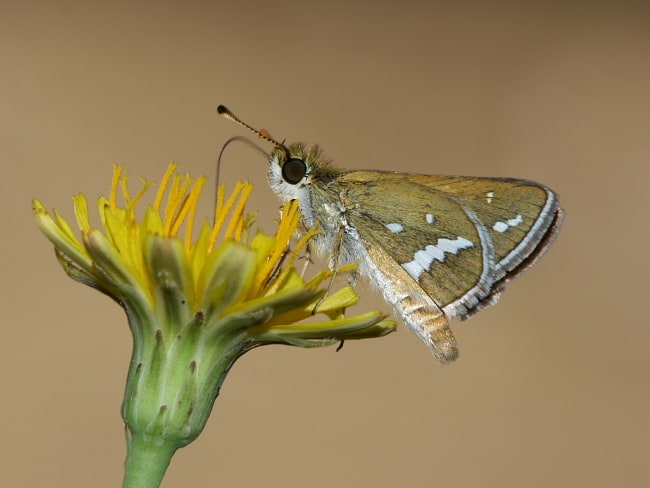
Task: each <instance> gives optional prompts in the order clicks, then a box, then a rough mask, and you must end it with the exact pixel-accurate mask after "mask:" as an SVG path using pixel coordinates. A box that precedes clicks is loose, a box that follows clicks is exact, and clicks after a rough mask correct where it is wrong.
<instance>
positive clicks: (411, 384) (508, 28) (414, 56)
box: [0, 0, 650, 488]
mask: <svg viewBox="0 0 650 488" xmlns="http://www.w3.org/2000/svg"><path fill="white" fill-rule="evenodd" d="M644 3H646V2H611V5H609V6H607V4H606V3H598V4H595V3H594V4H589V3H584V4H579V3H572V2H561V3H560V2H557V3H552V4H546V5H545V6H534V7H524V6H522V5H521V4H520V3H519V4H517V3H514V2H513V4H512V5H508V4H497V3H493V2H489V5H487V4H488V2H485V3H484V4H483V3H476V4H467V3H464V4H463V6H460V4H455V3H454V2H449V3H433V4H431V5H428V4H427V2H408V1H405V2H399V3H394V4H393V3H390V4H389V3H388V2H359V3H357V5H356V6H353V7H351V6H348V5H346V2H340V3H337V2H321V3H319V4H318V5H312V4H310V3H309V2H286V1H281V0H275V1H264V2H261V1H260V2H219V1H215V2H203V3H202V2H195V3H192V2H186V3H185V4H183V6H180V3H175V2H152V3H150V4H141V5H140V6H137V7H134V6H131V5H130V2H129V3H124V4H119V3H115V2H101V3H99V2H98V3H96V4H94V3H93V2H81V1H59V2H44V3H40V4H39V3H37V2H33V1H25V2H7V1H4V2H2V3H1V5H0V52H1V59H2V61H1V62H2V66H1V71H2V74H1V75H0V97H1V98H0V107H1V114H0V148H1V151H2V161H3V163H2V168H3V171H4V175H3V177H2V178H1V179H0V184H1V185H2V188H1V191H0V196H1V198H2V205H1V207H0V211H1V212H2V214H1V218H2V222H4V226H5V227H4V231H3V236H4V239H3V243H2V252H1V253H0V259H2V262H1V263H0V264H1V266H2V272H3V273H2V276H3V278H4V286H3V291H2V295H1V298H0V300H1V302H0V305H1V309H2V311H3V313H4V318H3V320H2V322H3V323H2V327H3V330H2V340H1V341H0V386H1V388H2V397H1V398H0V401H1V403H0V405H1V406H0V415H2V419H3V420H2V422H0V437H1V438H2V439H3V442H2V447H0V485H1V486H12V487H32V486H48V487H50V486H51V487H87V486H93V487H115V486H119V485H120V483H121V476H122V462H123V459H124V455H125V442H124V436H123V428H122V422H121V419H120V416H119V408H120V404H121V401H122V392H123V384H124V379H125V375H126V370H127V366H128V359H129V355H130V347H131V343H130V342H131V338H130V334H129V332H128V328H127V324H126V320H125V318H124V316H123V313H122V311H121V310H120V309H119V307H117V306H115V305H114V304H113V303H112V302H111V301H110V300H108V299H107V298H105V297H103V296H100V295H99V294H98V293H96V292H94V291H93V290H91V289H88V288H85V287H83V286H81V285H79V284H76V283H74V282H72V281H71V280H69V279H68V278H67V277H66V276H65V274H64V273H63V272H62V270H61V269H60V268H59V266H58V264H57V262H56V260H55V259H54V256H53V253H52V250H51V246H50V245H49V243H47V242H46V240H45V239H44V238H43V237H42V236H41V235H39V233H38V231H37V229H36V227H35V226H34V225H33V221H32V217H31V213H30V208H31V207H30V198H31V197H34V196H37V197H39V198H40V199H42V201H43V202H44V203H45V204H46V205H47V206H48V208H52V207H56V208H57V209H59V210H60V211H61V212H62V213H63V214H64V215H66V216H67V217H72V208H71V196H72V195H73V194H74V193H76V192H80V191H81V192H84V193H86V195H88V196H89V197H90V198H92V199H94V198H96V197H97V196H99V195H100V194H105V193H106V192H107V189H108V187H109V183H110V176H111V171H112V170H111V165H112V163H113V162H120V163H124V164H125V165H126V166H127V170H128V171H129V173H130V174H131V175H132V176H133V177H137V176H146V177H148V178H150V179H158V178H159V177H160V174H161V172H162V171H163V170H164V168H165V167H166V165H167V162H168V161H169V160H171V159H175V160H178V161H181V162H182V169H186V170H188V171H191V172H192V173H194V174H197V175H198V174H200V173H208V174H210V175H212V173H213V171H214V161H215V158H216V155H217V153H218V151H219V149H220V147H221V145H222V144H223V142H224V141H225V140H226V139H227V138H228V137H230V136H233V135H236V134H243V131H242V130H241V129H239V128H238V127H236V126H235V125H233V124H230V123H229V122H227V121H225V120H223V119H220V118H218V117H217V116H216V115H215V107H216V106H217V105H218V104H219V103H224V104H226V105H228V106H229V107H230V108H231V109H233V110H234V111H235V112H236V113H237V114H239V115H240V116H241V117H242V118H244V119H245V120H246V121H248V122H249V123H251V124H254V125H256V126H258V127H264V128H266V129H268V130H269V131H270V132H271V134H272V135H274V136H275V137H276V138H278V139H284V138H286V139H287V140H288V141H295V140H303V141H307V142H319V143H320V144H321V145H322V146H323V147H324V149H325V151H326V153H327V155H328V156H330V157H331V158H333V159H334V160H335V161H336V162H337V163H338V164H339V165H341V166H344V167H349V168H356V169H361V168H379V169H398V170H402V171H412V172H425V173H440V174H467V175H486V176H487V175H489V176H513V177H523V178H529V179H533V180H537V181H541V182H544V183H545V184H547V185H549V186H551V187H552V188H553V189H555V190H556V191H557V192H558V193H559V194H560V195H561V199H562V202H563V206H564V207H565V208H566V210H567V220H566V222H565V227H564V230H563V232H562V234H561V235H560V238H559V240H558V242H557V243H556V245H555V247H554V248H553V249H552V250H551V252H550V253H549V254H548V255H547V256H546V258H545V259H544V260H542V262H541V263H540V264H539V265H538V267H537V268H536V269H534V270H533V271H532V272H530V273H529V274H527V275H526V276H525V277H523V278H522V279H521V280H519V281H518V282H517V283H515V284H514V285H512V286H511V287H510V288H509V289H508V292H506V294H505V296H504V298H503V300H502V301H501V303H500V304H499V305H498V306H497V307H494V308H492V309H490V310H488V311H486V312H484V313H482V314H481V315H480V316H479V317H477V318H475V319H473V320H472V321H470V322H468V323H457V324H455V331H456V332H457V335H458V338H459V341H460V343H461V358H460V360H459V361H458V362H457V363H455V364H453V365H451V366H448V367H444V368H443V367H439V366H437V365H436V364H434V361H433V359H432V357H431V355H430V353H429V352H428V351H427V350H426V348H424V347H423V346H422V344H421V343H420V342H419V341H418V340H417V339H416V338H415V336H413V335H412V334H411V333H409V332H408V331H407V330H405V329H404V328H400V329H399V331H398V333H396V334H393V335H392V336H389V337H387V338H385V339H382V340H376V341H363V342H360V343H347V344H346V345H345V347H344V348H343V350H342V351H341V352H339V353H335V351H334V348H329V349H323V350H309V351H306V350H300V349H292V348H288V347H280V346H277V347H267V348H262V349H259V350H256V351H253V352H252V353H250V354H247V355H246V356H244V357H243V358H242V359H241V360H240V361H239V362H238V363H237V364H236V365H235V367H234V368H233V370H232V372H231V374H230V376H229V377H228V379H227V381H226V383H225V385H224V388H223V390H222V393H221V396H220V398H219V399H218V400H217V402H216V405H215V409H214V411H213V416H212V418H211V419H210V421H209V423H208V426H207V428H206V431H205V432H204V434H203V435H202V436H201V437H200V439H199V440H198V441H197V442H195V443H194V444H191V445H190V446H188V447H186V448H185V449H183V450H181V451H180V452H179V453H178V454H177V456H176V457H175V458H174V459H173V461H172V464H171V467H170V469H169V472H168V475H167V478H166V480H165V482H164V484H163V486H166V487H170V488H171V487H185V486H197V487H198V486H205V487H208V486H229V487H250V486H266V487H273V486H282V487H304V486H309V487H329V486H345V487H356V486H373V487H393V486H411V487H429V486H454V487H477V486H482V487H497V486H498V487H522V486H525V487H548V486H554V487H581V486H588V487H590V488H598V487H610V486H626V487H644V486H650V471H649V470H648V457H649V456H648V455H649V454H650V353H649V351H648V345H649V344H650V323H649V320H648V312H647V311H646V310H645V309H644V308H643V307H644V306H645V304H647V303H648V300H649V299H648V291H649V285H648V283H649V278H648V276H649V274H650V258H649V257H648V254H649V253H650V231H649V230H648V226H649V225H650V222H649V217H648V215H649V210H650V201H649V198H648V196H647V194H648V190H647V186H648V183H647V181H648V178H649V177H650V8H648V7H647V5H646V6H643V4H644ZM425 5H426V6H425ZM238 178H248V179H250V180H251V181H253V182H254V183H255V184H256V186H257V188H256V191H255V193H254V198H253V201H252V204H251V209H255V208H264V209H266V210H265V211H264V212H263V213H262V215H261V217H260V221H261V223H262V225H264V226H266V227H267V228H271V227H270V225H269V222H270V220H271V219H272V218H275V217H276V210H275V209H276V208H277V202H276V201H275V197H274V196H273V195H272V194H271V192H270V190H269V189H268V188H267V186H266V184H265V175H264V162H263V161H262V160H261V159H260V158H259V156H258V155H257V154H255V153H254V152H253V151H251V150H250V149H248V148H246V147H244V146H241V145H240V146H237V147H233V148H231V149H229V151H228V153H227V157H226V160H225V167H224V171H223V179H224V181H226V182H229V183H233V182H234V181H235V180H236V179H238ZM362 292H363V289H362ZM362 303H363V305H362V307H363V309H364V310H366V309H371V308H378V307H379V308H384V309H385V310H387V311H388V307H386V306H385V305H383V302H382V301H381V300H380V299H379V298H378V296H377V295H376V294H373V293H369V292H365V293H364V300H363V302H362Z"/></svg>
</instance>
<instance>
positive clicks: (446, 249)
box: [341, 171, 563, 318]
mask: <svg viewBox="0 0 650 488" xmlns="http://www.w3.org/2000/svg"><path fill="white" fill-rule="evenodd" d="M341 180H342V181H341V184H342V185H341V187H344V188H346V190H345V192H344V196H343V198H344V200H345V201H344V202H343V203H344V206H345V209H346V212H345V213H346V218H347V219H348V220H349V222H350V224H351V225H352V226H353V227H354V228H355V229H356V230H357V231H358V233H359V239H360V240H361V242H362V243H363V244H364V246H365V247H366V249H367V251H368V255H369V256H370V258H371V259H373V260H375V261H377V264H378V265H379V266H381V267H382V268H383V269H389V270H390V271H391V273H392V276H393V277H395V278H397V279H400V278H401V279H404V280H411V283H409V285H408V286H410V287H411V289H419V290H421V291H422V292H424V293H425V294H426V295H427V296H429V297H430V298H431V299H432V300H433V301H434V302H435V304H436V306H437V307H438V308H439V309H441V310H442V311H444V313H445V315H446V316H447V317H449V318H455V317H459V318H467V317H469V316H471V315H472V314H474V313H476V312H478V311H480V310H481V309H482V308H484V307H486V306H489V305H492V304H494V303H496V301H498V299H499V297H500V293H501V291H502V289H503V287H504V286H505V284H507V283H508V282H509V281H511V280H512V279H514V278H516V277H517V276H519V275H520V274H521V273H522V272H523V271H525V270H526V269H528V268H529V267H530V266H532V265H533V264H534V263H535V262H536V261H537V259H539V257H541V255H542V254H543V253H544V252H545V251H546V250H547V249H548V247H549V246H550V245H551V243H552V242H553V240H554V238H555V237H556V235H557V233H558V231H559V228H560V225H561V222H562V217H563V212H562V210H561V209H560V207H559V199H558V197H557V195H555V194H554V193H553V192H552V191H551V190H549V189H548V188H546V187H544V186H542V185H539V184H537V183H534V182H530V181H525V180H515V179H498V178H472V177H444V176H426V175H412V174H403V173H384V172H375V171H352V172H349V173H345V175H344V176H342V177H341ZM398 268H399V269H398ZM413 285H416V286H413ZM408 286H407V288H408Z"/></svg>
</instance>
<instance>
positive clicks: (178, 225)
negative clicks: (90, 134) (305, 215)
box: [33, 163, 395, 488]
mask: <svg viewBox="0 0 650 488" xmlns="http://www.w3.org/2000/svg"><path fill="white" fill-rule="evenodd" d="M205 181H206V179H205V177H200V178H198V179H192V178H190V177H189V176H188V175H179V174H177V172H176V165H175V164H174V163H172V164H170V166H169V168H168V169H167V172H166V173H165V175H164V177H163V179H162V182H161V184H160V185H159V186H158V189H157V192H156V195H155V197H154V199H153V202H152V203H150V204H149V205H147V206H146V207H145V208H144V209H143V215H142V217H141V218H139V217H138V213H137V212H136V211H137V210H138V211H140V213H142V209H141V207H142V206H143V204H142V203H141V202H142V200H143V197H145V194H146V193H148V190H150V188H151V187H152V186H153V183H151V182H147V181H145V182H144V183H143V186H142V188H141V190H140V191H139V192H138V193H137V194H135V195H133V194H132V193H131V192H130V190H129V187H128V184H127V175H126V174H125V173H124V171H123V168H122V167H121V166H117V165H116V166H115V168H114V172H113V181H112V185H111V191H110V194H109V197H108V198H104V197H102V198H100V199H99V200H98V202H97V203H98V210H99V218H100V220H101V226H100V227H99V228H96V227H93V226H92V225H91V223H90V217H89V212H88V201H87V200H86V197H85V196H84V195H77V196H75V197H74V211H75V217H76V224H77V226H78V227H79V229H80V238H79V237H77V235H76V234H75V232H73V230H72V228H71V226H70V225H69V224H68V223H67V222H66V220H65V219H63V218H62V217H61V215H60V214H59V213H58V212H56V211H53V212H52V214H49V213H48V212H47V211H46V209H45V207H44V206H43V205H42V204H41V203H40V202H39V201H38V200H34V202H33V208H34V214H35V216H36V221H37V223H38V226H39V227H40V229H41V231H42V232H43V233H44V234H45V235H46V236H47V238H48V239H49V240H50V241H51V242H52V243H53V244H54V248H55V253H56V257H57V258H58V260H59V262H60V263H61V265H62V267H63V269H64V270H65V271H66V273H67V274H68V275H69V276H70V277H71V278H73V279H75V280H77V281H79V282H81V283H84V284H86V285H89V286H91V287H93V288H96V289H97V290H99V291H101V292H102V293H104V294H106V295H108V296H109V297H111V298H112V299H113V300H115V301H116V302H117V303H119V304H120V305H121V306H122V307H123V308H124V310H125V311H126V315H127V318H128V322H129V326H130V328H131V332H132V335H133V353H132V358H131V365H130V368H129V373H128V378H127V383H126V390H125V395H124V401H123V404H122V417H123V419H124V422H125V425H126V430H127V442H128V454H127V461H126V472H125V480H124V485H123V486H125V487H132V486H138V487H144V488H146V487H155V486H159V484H160V482H161V480H162V476H163V475H164V472H165V469H166V468H167V466H168V464H169V461H170V460H171V457H172V455H173V453H174V452H175V451H176V450H177V449H178V448H179V447H183V446H185V445H187V444H189V443H190V442H192V441H193V440H194V439H196V437H197V436H198V435H199V434H200V433H201V431H202V430H203V428H204V426H205V424H206V422H207V419H208V416H209V414H210V411H211V410H212V405H213V404H214V401H215V399H216V397H217V395H218V393H219V388H220V386H221V384H222V383H223V381H224V379H225V376H226V374H227V372H228V370H229V369H230V367H231V366H232V365H233V363H234V361H235V360H236V359H237V358H238V357H239V356H241V355H242V354H244V353H245V352H247V351H249V350H251V349H253V348H255V347H258V346H261V345H265V344H288V345H293V346H302V347H319V346H327V345H332V344H336V343H338V342H339V341H342V340H347V339H362V338H368V337H379V336H382V335H385V334H387V333H389V332H392V331H393V330H394V328H395V324H394V323H393V322H392V321H386V320H384V318H385V317H384V315H383V314H382V313H380V312H368V313H364V314H360V315H356V316H353V317H344V315H343V312H344V310H345V308H346V307H348V306H350V305H352V304H354V303H356V301H357V300H358V297H357V296H356V294H355V293H354V291H353V290H352V288H351V287H349V286H346V287H343V288H341V289H339V290H337V291H335V292H330V293H329V294H327V293H326V292H325V290H323V289H321V285H322V284H323V283H324V282H325V281H326V280H327V279H328V278H330V277H331V274H332V273H331V272H330V271H329V270H325V271H321V272H320V273H318V274H317V275H316V276H315V277H314V278H312V279H310V280H308V281H305V280H303V278H302V277H301V276H300V275H299V274H298V273H297V272H296V271H295V269H294V268H293V264H294V260H295V256H296V252H297V251H299V250H300V249H301V248H303V247H304V246H305V245H306V243H307V242H308V239H309V238H310V235H311V234H310V233H308V234H307V235H305V236H304V237H303V238H302V239H301V240H300V241H299V242H298V244H297V246H296V249H295V251H294V252H289V251H288V249H289V247H288V246H289V241H290V239H291V237H292V236H293V234H294V232H295V230H296V227H297V225H298V222H299V219H300V215H299V214H298V207H297V205H296V204H295V202H289V203H287V204H286V205H285V206H284V208H283V215H282V218H281V220H280V223H279V225H278V229H277V232H276V234H275V235H274V236H269V235H265V234H262V233H256V234H255V235H253V236H251V234H252V231H251V217H250V216H249V215H247V214H246V212H245V204H246V201H247V198H248V196H249V195H250V192H251V190H252V186H251V185H250V184H248V183H238V184H237V186H236V188H235V190H234V192H233V193H232V194H231V195H230V196H229V197H228V198H225V191H224V188H223V187H220V188H219V189H218V192H217V202H216V205H215V210H214V216H213V220H212V222H211V223H209V221H208V219H206V220H205V221H203V223H202V224H200V228H199V229H197V232H196V235H197V237H196V238H194V237H193V235H194V232H195V229H194V227H195V224H196V215H195V214H196V209H197V202H198V200H199V196H200V194H201V190H202V188H203V186H204V184H205ZM120 194H121V197H120ZM315 312H317V313H319V314H323V315H324V316H325V317H324V319H325V320H323V321H317V322H304V319H306V318H308V317H311V316H312V315H313V314H314V313H315Z"/></svg>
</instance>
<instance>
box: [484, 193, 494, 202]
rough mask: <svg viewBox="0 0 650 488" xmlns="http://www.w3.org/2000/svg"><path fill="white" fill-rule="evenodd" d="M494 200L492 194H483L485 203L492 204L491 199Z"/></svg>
mask: <svg viewBox="0 0 650 488" xmlns="http://www.w3.org/2000/svg"><path fill="white" fill-rule="evenodd" d="M493 198H494V192H493V191H489V192H487V193H486V194H485V201H486V202H488V203H492V199H493Z"/></svg>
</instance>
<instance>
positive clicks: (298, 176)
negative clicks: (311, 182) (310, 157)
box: [282, 158, 307, 185]
mask: <svg viewBox="0 0 650 488" xmlns="http://www.w3.org/2000/svg"><path fill="white" fill-rule="evenodd" d="M306 173H307V165H305V162H304V161H303V160H302V159H298V158H291V159H289V160H288V161H287V162H286V163H284V164H283V165H282V177H283V178H284V181H286V182H287V183H289V184H291V185H295V184H297V183H299V182H300V180H302V179H303V178H304V177H305V174H306Z"/></svg>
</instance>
